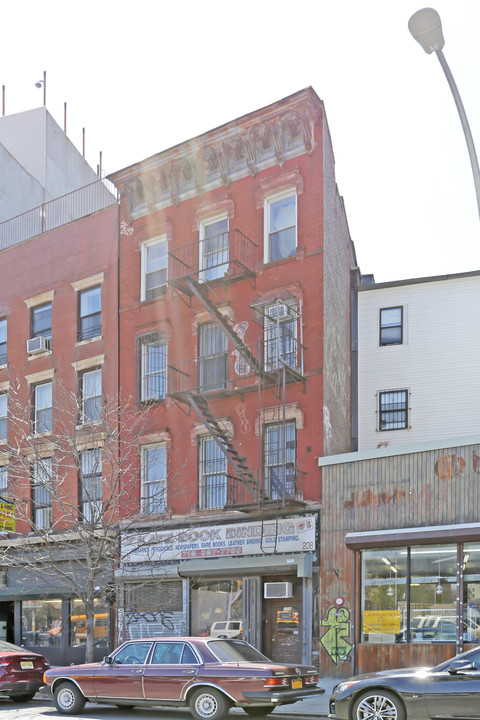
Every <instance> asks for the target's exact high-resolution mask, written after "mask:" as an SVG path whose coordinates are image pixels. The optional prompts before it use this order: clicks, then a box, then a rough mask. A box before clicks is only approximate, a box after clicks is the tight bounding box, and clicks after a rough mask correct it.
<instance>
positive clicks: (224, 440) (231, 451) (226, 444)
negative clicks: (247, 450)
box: [188, 394, 259, 492]
mask: <svg viewBox="0 0 480 720" xmlns="http://www.w3.org/2000/svg"><path fill="white" fill-rule="evenodd" d="M188 400H189V403H190V405H191V406H192V408H193V409H194V410H195V412H196V413H197V415H198V416H199V418H200V419H201V420H202V422H203V424H204V425H205V427H206V428H207V429H208V431H209V433H210V435H211V436H212V437H213V439H214V440H215V442H216V443H217V445H218V446H219V447H220V448H221V449H222V451H223V452H224V453H225V454H226V456H227V458H228V460H229V462H230V464H231V465H232V467H233V468H234V470H235V473H236V475H237V477H239V478H240V479H241V480H242V481H243V482H245V483H246V484H247V485H249V486H250V488H252V489H254V490H255V491H256V492H258V490H259V488H258V483H257V480H256V478H255V475H254V473H253V472H252V470H251V469H250V468H249V466H248V463H247V459H246V458H245V457H243V456H242V455H240V453H239V452H238V450H237V447H236V445H235V442H234V440H233V439H232V438H231V437H230V436H229V434H228V432H227V430H226V428H225V427H223V426H222V423H221V421H219V420H217V418H216V417H215V416H214V415H213V413H212V411H211V409H210V407H209V405H208V402H207V401H206V400H205V398H204V397H201V396H198V395H197V396H193V395H191V394H190V395H189V398H188Z"/></svg>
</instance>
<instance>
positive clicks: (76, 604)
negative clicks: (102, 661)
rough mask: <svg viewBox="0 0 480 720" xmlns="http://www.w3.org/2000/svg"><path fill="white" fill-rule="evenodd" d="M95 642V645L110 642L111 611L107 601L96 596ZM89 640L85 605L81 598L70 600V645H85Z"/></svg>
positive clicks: (100, 645)
mask: <svg viewBox="0 0 480 720" xmlns="http://www.w3.org/2000/svg"><path fill="white" fill-rule="evenodd" d="M93 604H94V608H93V610H94V616H93V622H94V628H93V634H94V642H95V647H106V646H107V644H108V630H109V612H108V607H106V605H105V601H104V600H101V599H100V598H94V600H93ZM86 642H87V615H86V612H85V605H84V604H83V603H82V602H81V601H80V600H71V601H70V645H71V646H76V645H85V643H86Z"/></svg>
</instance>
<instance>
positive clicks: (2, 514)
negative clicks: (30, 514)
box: [0, 502, 15, 532]
mask: <svg viewBox="0 0 480 720" xmlns="http://www.w3.org/2000/svg"><path fill="white" fill-rule="evenodd" d="M0 530H7V532H15V505H14V504H13V503H7V502H0Z"/></svg>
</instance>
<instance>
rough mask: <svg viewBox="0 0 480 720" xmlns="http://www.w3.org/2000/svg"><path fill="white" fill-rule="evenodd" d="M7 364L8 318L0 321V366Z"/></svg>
mask: <svg viewBox="0 0 480 720" xmlns="http://www.w3.org/2000/svg"><path fill="white" fill-rule="evenodd" d="M6 362H7V318H2V319H1V320H0V365H5V363H6Z"/></svg>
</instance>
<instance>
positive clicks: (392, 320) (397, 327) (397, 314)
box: [380, 305, 403, 345]
mask: <svg viewBox="0 0 480 720" xmlns="http://www.w3.org/2000/svg"><path fill="white" fill-rule="evenodd" d="M402 343H403V307H402V306H401V305H400V306H399V307H389V308H381V310H380V345H401V344H402Z"/></svg>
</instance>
